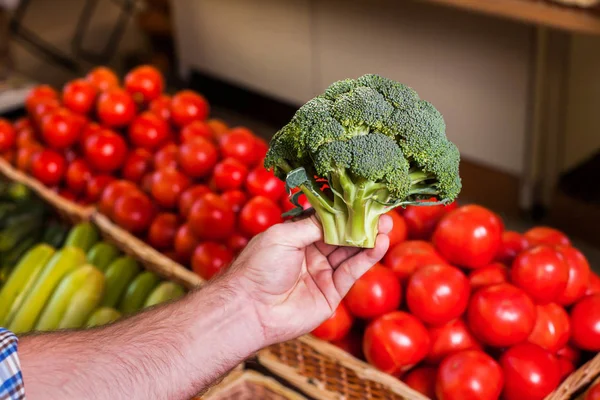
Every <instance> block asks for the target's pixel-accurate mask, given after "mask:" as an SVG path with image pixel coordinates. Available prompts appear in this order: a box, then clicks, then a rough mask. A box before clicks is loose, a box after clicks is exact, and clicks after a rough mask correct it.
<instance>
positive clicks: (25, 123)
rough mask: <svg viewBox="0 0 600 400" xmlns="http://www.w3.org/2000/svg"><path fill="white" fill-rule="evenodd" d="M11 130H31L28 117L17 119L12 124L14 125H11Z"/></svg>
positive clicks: (31, 126) (30, 122)
mask: <svg viewBox="0 0 600 400" xmlns="http://www.w3.org/2000/svg"><path fill="white" fill-rule="evenodd" d="M5 121H6V120H5ZM7 122H8V121H7ZM13 128H14V129H15V131H17V132H18V131H20V130H22V129H25V128H33V125H32V121H31V118H29V117H21V118H19V119H17V120H16V121H15V122H14V124H13Z"/></svg>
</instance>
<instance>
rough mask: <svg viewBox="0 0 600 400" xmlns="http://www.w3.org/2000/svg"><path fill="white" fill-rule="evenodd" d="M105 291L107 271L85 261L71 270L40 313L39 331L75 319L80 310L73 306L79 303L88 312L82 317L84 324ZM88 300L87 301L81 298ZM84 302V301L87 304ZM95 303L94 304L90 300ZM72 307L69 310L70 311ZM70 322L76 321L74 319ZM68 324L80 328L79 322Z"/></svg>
mask: <svg viewBox="0 0 600 400" xmlns="http://www.w3.org/2000/svg"><path fill="white" fill-rule="evenodd" d="M103 291H104V274H102V272H100V271H99V270H98V269H97V268H96V267H94V266H93V265H89V264H86V265H82V266H80V267H77V268H76V269H75V270H73V271H71V272H69V273H68V274H67V275H66V276H65V277H64V278H63V279H61V281H60V283H59V284H58V286H57V287H56V289H55V290H54V292H53V293H52V296H51V297H50V300H48V302H47V303H46V306H45V307H44V310H43V311H42V314H41V315H40V317H39V319H38V321H37V324H36V325H35V330H36V331H52V330H55V329H59V328H65V327H62V326H60V325H61V323H62V321H72V320H73V317H74V316H76V315H74V314H77V313H76V312H75V310H74V308H76V306H77V303H79V304H80V307H82V308H83V309H84V310H86V309H87V310H88V311H87V314H85V315H84V316H83V317H79V319H80V320H81V324H83V323H84V322H85V321H86V320H87V317H89V314H90V313H91V312H92V311H93V310H94V309H95V308H96V307H97V306H98V303H100V300H101V299H102V294H103ZM82 300H87V302H82ZM84 303H85V304H84ZM90 303H92V305H91V307H90V306H89V304H90ZM69 311H70V313H68V312H69ZM69 325H73V322H71V323H70V324H69ZM68 327H69V328H78V327H79V326H68Z"/></svg>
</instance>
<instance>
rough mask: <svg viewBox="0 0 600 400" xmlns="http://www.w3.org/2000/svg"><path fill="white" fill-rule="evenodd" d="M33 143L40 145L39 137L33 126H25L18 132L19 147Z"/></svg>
mask: <svg viewBox="0 0 600 400" xmlns="http://www.w3.org/2000/svg"><path fill="white" fill-rule="evenodd" d="M31 145H36V146H39V145H40V143H39V142H38V141H37V137H36V134H35V131H34V130H33V128H24V129H22V130H20V131H19V132H18V133H17V149H19V148H21V147H27V146H31Z"/></svg>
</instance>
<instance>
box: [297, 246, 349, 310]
mask: <svg viewBox="0 0 600 400" xmlns="http://www.w3.org/2000/svg"><path fill="white" fill-rule="evenodd" d="M306 266H307V271H308V275H310V278H311V279H312V280H313V282H314V283H315V285H316V286H317V288H318V289H319V291H321V293H323V296H324V297H325V299H326V300H327V303H328V304H329V306H330V308H331V309H332V310H335V309H336V308H337V305H338V304H339V302H340V301H341V297H340V295H339V294H338V291H337V289H336V287H335V285H334V283H333V269H332V268H331V265H329V262H328V261H327V258H325V256H323V254H322V253H321V252H320V251H319V250H318V249H317V248H316V247H315V246H308V247H307V248H306Z"/></svg>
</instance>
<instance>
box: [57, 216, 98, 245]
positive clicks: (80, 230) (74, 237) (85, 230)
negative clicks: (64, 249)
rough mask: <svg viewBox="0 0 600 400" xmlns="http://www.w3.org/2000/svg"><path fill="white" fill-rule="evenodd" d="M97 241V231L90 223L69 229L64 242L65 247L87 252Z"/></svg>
mask: <svg viewBox="0 0 600 400" xmlns="http://www.w3.org/2000/svg"><path fill="white" fill-rule="evenodd" d="M99 239H100V234H99V233H98V229H96V227H95V226H94V225H92V223H91V222H81V223H79V224H77V225H75V227H73V229H71V232H69V235H68V236H67V239H66V240H65V246H74V247H79V248H81V249H83V251H84V252H88V251H90V249H91V248H92V246H93V245H94V244H96V242H97V241H98V240H99Z"/></svg>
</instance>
